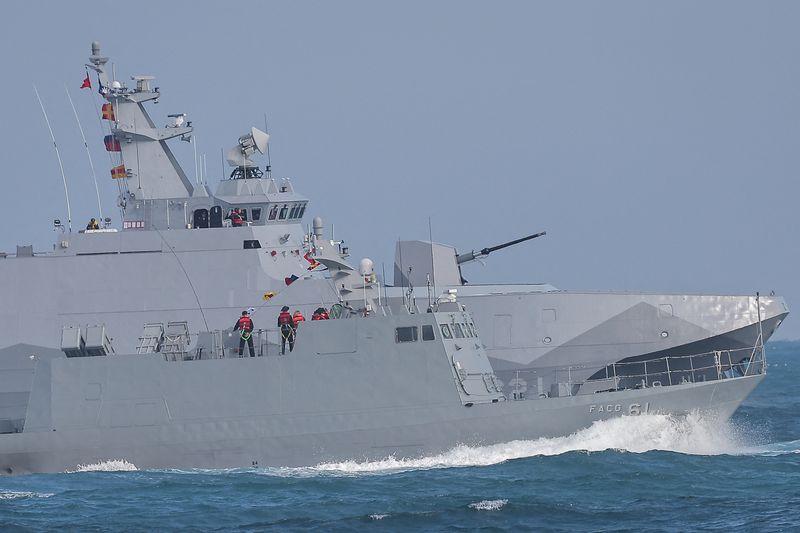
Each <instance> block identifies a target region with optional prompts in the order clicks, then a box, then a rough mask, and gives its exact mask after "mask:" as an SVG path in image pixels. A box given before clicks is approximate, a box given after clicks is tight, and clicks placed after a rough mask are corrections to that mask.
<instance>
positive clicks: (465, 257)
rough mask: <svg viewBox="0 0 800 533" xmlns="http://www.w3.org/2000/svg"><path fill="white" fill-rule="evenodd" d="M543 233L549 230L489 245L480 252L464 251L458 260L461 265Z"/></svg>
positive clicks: (458, 256)
mask: <svg viewBox="0 0 800 533" xmlns="http://www.w3.org/2000/svg"><path fill="white" fill-rule="evenodd" d="M543 235H547V232H546V231H542V232H540V233H534V234H533V235H527V236H525V237H522V238H520V239H515V240H513V241H508V242H504V243H503V244H498V245H497V246H490V247H487V248H483V249H481V251H480V252H475V250H472V251H471V252H467V253H464V254H458V255H457V256H456V262H457V263H458V264H459V265H461V264H464V263H468V262H470V261H474V260H475V259H478V258H479V257H485V256H487V255H489V254H490V253H492V252H496V251H497V250H502V249H503V248H508V247H509V246H514V245H515V244H519V243H521V242H525V241H529V240H531V239H535V238H537V237H542V236H543Z"/></svg>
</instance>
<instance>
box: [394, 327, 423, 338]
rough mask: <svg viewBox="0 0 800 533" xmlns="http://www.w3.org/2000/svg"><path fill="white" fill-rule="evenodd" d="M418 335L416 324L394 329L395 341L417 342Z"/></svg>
mask: <svg viewBox="0 0 800 533" xmlns="http://www.w3.org/2000/svg"><path fill="white" fill-rule="evenodd" d="M418 335H419V333H418V332H417V327H416V326H409V327H404V328H395V330H394V340H395V342H416V340H417V339H418Z"/></svg>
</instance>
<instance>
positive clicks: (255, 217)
mask: <svg viewBox="0 0 800 533" xmlns="http://www.w3.org/2000/svg"><path fill="white" fill-rule="evenodd" d="M252 213H253V222H256V221H258V220H261V208H260V207H254V208H253V209H252Z"/></svg>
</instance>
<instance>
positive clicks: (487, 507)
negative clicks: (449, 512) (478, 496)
mask: <svg viewBox="0 0 800 533" xmlns="http://www.w3.org/2000/svg"><path fill="white" fill-rule="evenodd" d="M507 503H508V500H482V501H479V502H475V503H471V504H469V505H467V507H469V508H470V509H475V510H477V511H497V510H500V509H502V508H503V507H504V506H505V505H506V504H507Z"/></svg>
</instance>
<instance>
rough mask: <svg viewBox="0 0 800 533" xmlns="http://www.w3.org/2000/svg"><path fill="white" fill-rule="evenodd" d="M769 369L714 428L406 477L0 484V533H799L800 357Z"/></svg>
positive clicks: (676, 424)
mask: <svg viewBox="0 0 800 533" xmlns="http://www.w3.org/2000/svg"><path fill="white" fill-rule="evenodd" d="M768 357H769V364H770V366H769V374H768V377H767V379H766V380H765V382H764V383H763V384H762V385H761V386H760V387H759V388H758V389H757V390H756V392H755V393H754V394H753V395H752V396H751V397H750V399H748V401H747V402H746V403H745V404H744V405H743V406H742V408H741V409H740V410H739V411H738V412H737V413H736V415H735V416H734V417H733V419H732V420H731V421H730V422H729V423H728V424H725V425H715V424H710V423H709V422H708V421H705V420H702V419H700V418H697V417H689V418H688V419H686V420H676V419H672V418H669V417H665V416H660V415H648V416H643V417H632V418H626V419H619V420H612V421H607V422H604V423H600V424H597V425H595V426H593V427H591V428H589V429H586V430H584V431H581V432H579V433H577V434H575V435H572V436H569V437H564V438H559V439H542V440H538V441H526V442H514V443H509V444H506V445H497V446H489V447H483V448H467V447H460V448H457V449H455V450H452V451H450V452H448V453H446V454H443V455H441V456H437V457H428V458H423V459H419V460H414V461H394V460H387V461H382V462H375V463H366V464H358V463H341V464H331V465H319V466H318V467H315V468H306V469H272V470H247V471H244V470H242V471H193V472H163V471H88V472H77V473H67V474H57V475H32V476H20V477H12V478H2V479H0V526H2V528H1V529H2V530H3V531H40V530H55V529H60V530H71V531H107V530H116V531H119V530H124V531H156V530H174V529H185V530H203V531H229V530H234V531H263V530H281V531H292V530H308V529H319V530H324V531H356V530H358V531H360V530H364V529H369V530H388V531H397V530H405V529H422V530H434V531H435V530H455V531H458V530H465V531H466V530H469V531H472V530H477V529H484V530H513V531H519V530H531V529H533V530H538V531H545V530H550V531H576V530H578V531H585V530H592V531H642V530H647V531H676V532H678V531H681V532H682V531H687V530H702V531H714V530H716V531H730V530H740V531H748V530H752V531H800V418H799V417H798V409H800V394H799V393H798V391H800V387H799V386H798V383H800V343H772V344H770V345H769V346H768ZM100 468H103V469H106V470H107V469H113V468H130V466H129V465H126V464H124V463H108V464H105V465H101V466H100Z"/></svg>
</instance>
